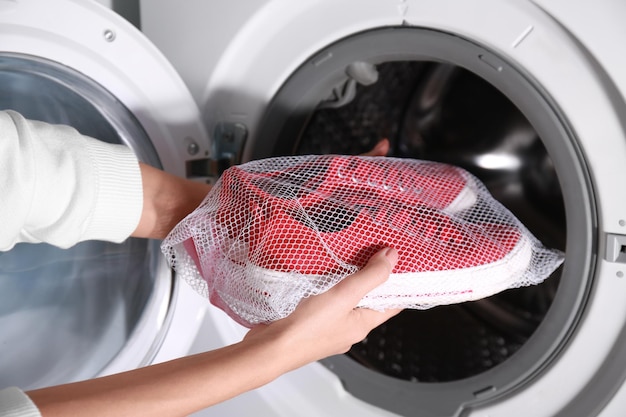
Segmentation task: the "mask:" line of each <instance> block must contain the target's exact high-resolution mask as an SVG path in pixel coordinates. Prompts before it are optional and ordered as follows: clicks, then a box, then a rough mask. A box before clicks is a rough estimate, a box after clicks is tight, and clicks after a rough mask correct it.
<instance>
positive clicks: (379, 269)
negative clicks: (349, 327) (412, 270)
mask: <svg viewBox="0 0 626 417" xmlns="http://www.w3.org/2000/svg"><path fill="white" fill-rule="evenodd" d="M397 261H398V252H397V251H396V250H395V249H393V248H385V249H382V250H380V251H378V252H377V253H376V254H374V256H372V258H371V259H370V260H369V262H368V263H367V265H365V267H364V268H363V269H361V270H360V271H358V272H357V273H355V274H352V275H350V276H349V277H347V278H345V279H344V280H343V281H341V282H340V283H338V284H337V285H335V287H334V288H333V290H334V292H338V293H339V292H340V293H341V297H342V298H343V299H344V300H345V301H346V302H347V303H350V304H351V305H352V306H355V305H356V304H357V303H358V302H359V301H360V300H361V299H362V298H363V297H364V296H365V294H367V293H369V292H370V291H371V290H373V289H374V288H376V287H377V286H379V285H380V284H382V283H383V282H385V281H386V280H387V279H388V278H389V274H390V273H391V271H392V269H393V267H394V266H395V265H396V262H397Z"/></svg>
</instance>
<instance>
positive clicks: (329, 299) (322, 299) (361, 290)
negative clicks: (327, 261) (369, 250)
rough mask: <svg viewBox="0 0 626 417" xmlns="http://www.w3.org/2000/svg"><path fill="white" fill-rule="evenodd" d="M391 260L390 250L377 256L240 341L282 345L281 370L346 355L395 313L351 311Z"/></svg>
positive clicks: (388, 268)
mask: <svg viewBox="0 0 626 417" xmlns="http://www.w3.org/2000/svg"><path fill="white" fill-rule="evenodd" d="M397 260H398V253H397V251H396V250H395V249H392V248H387V249H383V250H381V251H380V252H378V253H376V254H375V255H374V256H373V257H372V258H371V259H370V261H369V262H368V264H367V265H366V266H365V268H363V269H362V270H361V271H359V272H357V273H355V274H353V275H351V276H349V277H347V278H345V279H344V280H343V281H341V282H339V283H338V284H337V285H335V286H334V287H332V288H331V289H330V290H328V291H327V292H325V293H323V294H320V295H317V296H315V297H310V298H306V299H304V300H303V301H302V302H301V303H300V305H298V307H297V308H296V310H295V311H294V312H293V313H292V314H290V315H289V316H287V317H286V318H284V319H282V320H278V321H276V322H273V323H271V324H269V325H259V326H257V327H255V328H253V329H252V330H251V331H250V332H249V333H248V335H247V336H246V341H249V342H252V341H256V340H259V339H263V338H266V339H273V340H282V341H284V343H286V345H287V346H288V347H287V348H286V351H287V352H292V353H291V354H290V355H289V356H290V360H291V361H293V363H291V364H290V365H289V366H288V368H289V369H286V370H290V369H295V368H297V367H299V366H301V365H304V364H306V363H308V362H313V361H316V360H319V359H322V358H325V357H327V356H331V355H335V354H339V353H345V352H347V351H348V350H349V349H350V347H351V346H352V345H353V344H355V343H357V342H359V341H361V340H363V339H364V338H365V337H366V336H367V334H368V333H369V332H370V331H371V330H372V329H373V328H374V327H376V326H378V325H380V324H381V323H383V322H385V321H386V320H388V319H389V318H391V317H393V316H394V315H396V314H398V313H399V312H400V310H386V311H374V310H369V309H365V308H355V307H356V305H357V304H358V303H359V301H361V299H362V298H363V297H364V296H365V295H366V294H367V293H368V292H370V291H371V290H373V289H374V288H375V287H377V286H378V285H380V284H382V283H383V282H385V281H386V280H387V278H388V277H389V274H390V273H391V270H392V269H393V267H394V266H395V264H396V262H397Z"/></svg>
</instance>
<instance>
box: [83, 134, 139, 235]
mask: <svg viewBox="0 0 626 417" xmlns="http://www.w3.org/2000/svg"><path fill="white" fill-rule="evenodd" d="M87 151H88V154H89V156H90V159H91V162H92V164H93V166H94V168H95V172H96V178H97V179H98V183H97V185H96V187H97V188H96V190H97V191H96V196H95V198H96V200H95V204H94V206H93V207H94V208H93V212H92V213H91V216H90V220H89V223H88V224H87V225H86V227H85V228H84V229H83V233H84V235H83V236H82V238H81V240H105V241H110V242H117V243H119V242H122V241H124V240H125V239H126V238H128V237H129V236H130V235H131V233H132V232H133V231H134V230H135V229H136V228H137V225H138V224H139V219H140V218H141V211H142V209H143V190H142V182H141V171H140V169H139V162H138V161H137V157H136V156H135V155H134V153H133V152H132V150H131V149H130V148H128V147H127V146H124V145H113V146H112V145H111V144H108V143H104V142H100V141H95V140H94V141H89V143H88V145H87Z"/></svg>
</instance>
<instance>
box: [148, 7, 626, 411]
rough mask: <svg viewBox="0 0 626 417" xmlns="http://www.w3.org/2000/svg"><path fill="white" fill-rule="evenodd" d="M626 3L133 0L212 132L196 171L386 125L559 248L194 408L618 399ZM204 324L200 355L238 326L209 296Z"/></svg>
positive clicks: (625, 346)
mask: <svg viewBox="0 0 626 417" xmlns="http://www.w3.org/2000/svg"><path fill="white" fill-rule="evenodd" d="M624 17H626V3H624V2H623V1H620V0H603V1H597V2H585V1H569V0H534V1H521V0H515V1H514V0H473V1H466V0H345V1H341V2H337V1H332V0H302V1H297V2H295V1H289V0H265V1H258V0H255V1H252V0H249V1H243V0H242V1H238V2H237V3H236V4H234V3H233V2H228V1H226V0H213V1H211V2H206V1H201V0H189V1H187V2H186V3H185V4H184V6H182V5H180V3H179V2H175V1H170V0H146V1H142V2H141V24H142V30H143V31H144V33H146V34H147V35H148V37H149V38H150V39H151V40H152V41H153V42H154V43H155V44H156V45H157V46H158V47H159V48H160V49H161V50H162V51H163V52H164V54H165V55H166V56H167V57H168V59H169V60H170V62H172V64H173V65H174V67H175V68H176V70H177V72H178V73H179V74H180V75H181V76H182V77H183V79H184V80H185V82H186V84H187V86H188V87H189V89H190V91H191V93H192V95H193V97H194V98H195V100H196V102H197V103H198V105H199V107H200V111H201V116H202V119H203V122H204V124H205V126H206V127H207V129H208V132H209V134H210V136H211V140H212V142H211V150H210V158H206V160H204V161H203V160H202V159H201V158H199V159H198V160H197V161H195V162H194V163H190V164H188V166H189V167H190V168H189V172H190V173H192V174H195V175H199V176H203V175H208V174H207V172H209V171H208V169H207V168H206V167H207V166H212V167H215V166H216V165H217V166H218V168H223V167H226V166H228V165H229V164H232V163H237V162H242V161H246V160H250V159H254V158H261V157H267V156H270V155H284V154H297V153H319V152H323V153H329V152H337V153H359V152H362V151H363V150H366V149H368V148H369V147H371V146H372V145H373V144H374V143H375V142H376V141H377V140H379V139H380V138H383V137H388V138H389V139H390V140H391V143H392V152H393V154H394V155H396V156H404V157H416V158H422V159H433V160H440V161H444V162H449V163H454V164H457V165H461V166H463V167H465V168H467V169H468V170H470V171H472V172H473V173H475V174H476V175H477V176H478V177H479V178H481V179H482V180H483V181H484V182H485V184H486V185H487V186H488V188H489V189H490V190H491V191H492V193H493V195H494V196H495V197H496V198H498V199H499V200H500V201H502V202H503V203H504V204H505V205H507V206H508V207H509V208H510V209H511V210H512V211H513V212H514V213H515V214H516V215H517V216H518V217H519V218H520V219H521V220H522V221H524V223H525V224H526V225H527V226H528V227H529V228H530V230H531V231H532V232H533V233H534V234H535V235H536V236H537V237H539V238H540V239H541V240H542V241H543V242H544V243H545V244H546V245H547V246H551V247H556V248H559V249H562V250H564V251H565V252H566V262H565V264H564V266H563V267H562V268H561V269H560V270H559V271H557V273H556V274H555V275H554V276H552V277H551V278H550V279H548V280H547V281H546V283H544V284H542V285H540V286H536V287H531V288H524V289H517V290H512V291H507V292H505V293H502V294H500V295H497V296H495V297H491V298H489V299H487V300H483V301H479V302H475V303H465V304H462V305H456V306H448V307H438V308H435V309H432V310H428V311H418V312H416V311H407V312H403V313H402V314H400V315H399V316H398V317H397V318H394V319H393V320H391V321H390V322H388V323H386V324H385V325H383V326H381V327H380V328H378V329H376V330H375V331H373V332H372V333H371V334H370V336H369V337H368V338H367V339H366V340H365V341H363V342H362V343H359V344H357V345H356V346H355V347H354V348H353V349H352V350H351V351H350V352H349V353H348V354H346V355H341V356H338V357H333V358H330V359H328V360H325V361H323V362H322V363H315V364H311V365H309V366H306V367H304V368H302V369H300V370H297V371H295V372H293V373H291V374H288V375H285V376H284V377H282V378H279V379H278V380H277V381H275V382H273V383H271V384H269V385H267V386H265V387H263V388H261V389H259V390H256V391H254V392H252V393H248V394H246V395H243V396H241V397H238V398H236V399H233V400H231V401H229V402H226V403H224V404H220V405H219V406H216V407H214V408H211V409H208V410H205V411H204V412H201V413H198V415H201V416H213V415H215V416H217V415H262V416H294V415H297V416H352V415H359V416H419V417H431V416H480V417H487V416H489V417H495V416H502V417H504V416H506V417H510V416H533V417H534V416H537V417H542V416H562V417H571V416H585V417H588V416H596V415H599V416H603V417H608V416H622V415H624V413H626V384H624V380H625V379H626V277H624V273H625V272H626V265H625V262H626V189H625V188H624V187H623V185H622V181H623V179H624V178H626V129H625V128H626V103H625V96H626V56H625V55H624V54H623V53H620V45H621V43H623V41H624V40H626V27H624V25H623V24H622V20H623V18H624ZM181 152H182V153H183V154H184V150H183V151H181ZM202 323H203V324H202V326H206V329H201V330H200V332H199V333H198V338H197V339H196V341H195V342H194V345H193V347H192V350H193V351H197V350H204V349H206V348H208V347H212V346H216V345H222V344H227V343H231V342H235V341H237V340H239V339H240V338H241V336H242V334H243V332H242V330H241V329H240V328H239V327H237V326H236V325H235V324H233V323H232V322H231V321H230V320H229V319H227V318H226V317H225V315H223V314H222V313H221V312H219V311H217V310H215V309H211V308H209V309H207V310H206V315H205V317H204V320H203V322H202Z"/></svg>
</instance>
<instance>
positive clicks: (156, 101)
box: [0, 0, 209, 389]
mask: <svg viewBox="0 0 626 417" xmlns="http://www.w3.org/2000/svg"><path fill="white" fill-rule="evenodd" d="M0 33H1V35H2V36H0V50H2V53H1V54H0V55H1V56H0V80H2V83H3V84H2V86H1V87H0V88H1V89H2V91H3V96H2V98H1V100H0V104H1V105H2V108H12V109H15V110H18V111H22V112H23V113H24V114H25V115H26V116H27V117H31V118H34V119H39V120H44V121H47V122H51V123H66V124H70V125H74V126H75V127H76V128H77V129H79V130H80V131H82V132H83V133H85V134H88V135H92V136H94V137H97V138H99V139H101V140H105V141H108V142H113V143H123V144H126V145H127V146H129V147H131V148H132V149H133V151H135V153H136V154H137V155H138V157H139V158H140V159H141V160H143V161H145V162H148V163H151V164H153V165H157V166H161V167H163V168H165V169H166V170H168V171H170V172H172V173H174V174H177V175H186V173H187V170H186V166H187V162H188V161H190V160H193V159H194V158H199V157H202V158H206V156H207V155H208V149H209V143H208V138H207V135H206V133H205V129H204V127H203V125H202V123H201V121H200V117H199V113H198V110H197V107H196V105H195V103H194V101H193V99H192V97H191V95H190V94H189V92H188V90H187V89H186V86H185V85H184V83H183V82H182V80H181V79H180V77H179V76H178V75H177V73H176V72H175V70H174V69H173V68H172V67H171V64H169V63H168V61H167V60H166V59H165V58H164V57H163V56H162V55H161V54H160V53H159V52H158V50H157V49H156V48H155V47H154V46H153V45H152V44H151V43H150V42H149V41H148V40H147V39H146V38H145V37H144V36H143V35H142V34H141V33H140V32H139V31H137V30H136V29H135V28H133V27H132V26H131V25H130V24H128V23H127V22H126V21H124V20H123V19H121V18H120V17H119V16H117V15H115V14H114V13H112V12H111V11H110V10H108V9H106V8H104V7H102V6H100V5H98V4H96V3H92V2H84V1H71V0H67V1H66V0H59V1H48V2H38V1H21V2H3V3H2V4H1V5H0ZM33 259H35V260H36V261H37V262H35V263H36V264H37V270H36V272H32V270H34V266H35V265H34V263H33ZM29 260H30V261H29ZM0 262H1V263H2V266H1V267H0V274H2V283H3V288H4V289H5V290H6V289H7V288H9V290H10V293H9V292H6V291H3V296H5V297H6V296H10V295H11V294H13V295H15V297H13V299H11V300H10V302H7V300H6V299H3V301H2V311H3V315H2V320H3V323H5V324H6V326H5V325H3V326H1V327H0V329H2V331H0V337H2V338H5V337H8V338H10V339H13V338H15V337H24V334H23V332H24V331H26V332H28V335H29V339H28V340H30V343H29V345H30V346H31V347H33V346H34V347H41V348H43V349H46V351H45V353H41V352H40V353H39V357H40V358H44V357H48V359H49V362H50V363H51V364H52V365H54V366H57V368H54V366H52V367H51V366H48V365H46V366H45V367H42V368H46V369H47V368H50V369H51V371H50V372H48V373H46V372H47V371H46V369H34V368H37V367H38V366H35V367H29V366H28V364H24V365H23V366H22V367H20V368H18V369H13V368H10V369H9V373H7V374H6V375H7V378H8V380H6V381H5V380H3V383H7V384H20V385H21V386H23V387H24V388H26V389H28V388H33V387H37V386H42V385H48V384H51V383H60V382H67V381H69V380H77V379H84V378H89V377H93V376H95V375H96V374H109V373H113V372H119V371H122V370H126V369H130V368H134V367H137V366H140V365H145V364H147V363H150V362H152V361H153V360H154V359H155V357H156V358H157V360H166V359H169V358H172V357H177V356H180V355H183V354H184V353H186V352H187V351H188V349H189V346H190V345H191V343H192V341H193V337H194V336H195V334H194V329H195V327H194V326H198V325H199V324H198V323H197V319H198V317H201V315H202V312H201V310H202V308H203V307H204V306H203V305H199V304H195V305H194V304H191V305H190V306H188V308H179V309H178V310H177V311H178V313H179V315H185V316H186V317H185V318H184V319H183V318H181V317H178V316H177V313H176V311H175V306H176V303H177V302H179V303H182V304H183V305H184V303H185V297H186V295H185V294H188V293H185V291H184V290H179V285H178V283H177V282H176V281H175V280H173V279H172V274H171V272H170V270H169V268H168V267H167V265H166V264H165V261H164V259H163V257H162V256H161V254H160V250H159V243H158V242H155V241H147V240H134V239H130V240H128V241H127V242H124V243H123V244H121V245H114V244H108V243H104V242H102V243H100V242H86V243H84V244H79V245H77V246H75V247H74V248H72V249H69V250H67V251H62V250H58V249H56V248H51V247H47V246H46V245H19V247H16V249H15V250H13V251H10V252H7V253H4V254H2V260H1V261H0ZM109 275H110V279H107V277H108V276H109ZM125 277H127V279H124V278H125ZM39 278H41V279H39ZM112 282H113V283H112ZM29 285H37V291H35V288H33V289H32V291H31V290H29ZM7 286H8V287H7ZM46 286H48V287H46ZM46 288H48V289H46ZM55 288H56V290H55ZM99 288H100V289H99ZM19 294H22V295H23V296H24V297H25V298H23V299H20V298H18V295H19ZM37 294H39V295H37ZM133 294H134V295H133ZM35 295H36V296H35ZM105 295H106V296H105ZM57 297H58V298H57ZM64 297H65V298H64ZM133 297H137V298H133ZM181 298H182V301H181ZM20 300H22V301H20ZM63 300H65V302H64V301H63ZM55 306H56V307H55ZM193 306H195V307H197V308H196V309H194V308H193ZM13 310H16V311H18V314H17V315H16V316H17V317H19V318H20V320H22V319H24V320H25V321H19V322H18V321H17V320H12V319H11V312H12V311H13ZM46 311H49V312H51V313H54V314H48V315H47V316H46V317H47V318H48V319H51V318H52V317H55V318H56V319H58V323H59V327H58V329H57V330H58V331H59V332H62V331H64V330H62V329H66V327H67V330H68V331H69V332H70V333H71V332H72V331H74V330H72V329H75V328H76V327H75V325H74V324H72V323H73V321H75V322H76V323H75V324H80V325H81V326H82V327H81V328H80V331H79V332H78V333H76V334H74V333H72V335H73V337H74V338H73V339H72V340H74V342H73V343H74V346H73V347H72V348H73V349H79V350H80V349H83V347H85V346H87V347H88V346H91V347H90V348H89V349H92V350H91V351H90V350H88V348H87V347H85V349H84V352H81V355H82V354H83V353H85V352H87V356H85V357H84V358H82V357H80V356H76V357H74V358H73V360H70V361H69V362H68V361H67V360H66V359H67V358H63V359H61V358H58V357H54V356H53V355H55V354H56V353H59V354H63V350H64V349H63V346H62V343H63V338H62V337H54V338H53V340H54V341H55V343H56V342H59V343H60V344H59V343H56V344H52V339H49V340H47V341H48V342H51V343H50V345H48V346H46V343H42V341H41V340H37V337H41V338H46V336H45V334H46V333H45V332H46V331H50V330H51V329H52V330H53V333H55V331H54V328H55V327H54V323H46V324H45V326H41V329H39V327H38V326H34V327H33V328H30V329H23V327H24V326H23V325H24V323H36V318H37V317H39V316H41V315H42V314H44V315H46ZM7 320H8V321H7ZM33 320H35V321H33ZM40 322H41V323H43V322H42V321H41V320H40ZM104 322H106V323H109V324H107V325H105V324H103V323H104ZM172 322H183V323H185V325H186V328H187V332H186V333H183V332H180V333H179V334H177V335H176V336H177V341H176V342H177V343H166V342H167V340H166V339H167V328H168V326H169V324H170V323H172ZM68 326H69V327H68ZM16 329H17V330H16ZM37 329H39V330H41V331H38V330H37ZM14 331H16V332H17V336H16V334H15V332H14ZM20 331H21V332H22V333H20ZM56 333H58V332H56ZM57 336H58V335H57ZM68 337H69V334H68ZM68 340H69V339H68ZM98 341H102V342H103V343H100V342H98ZM57 345H58V346H57ZM83 345H84V346H83ZM163 346H165V348H162V347H163ZM65 350H66V351H68V352H71V350H70V349H65ZM89 352H90V353H89ZM66 353H67V352H66ZM35 354H36V352H35ZM35 356H37V355H35ZM17 357H18V358H19V354H17ZM80 358H82V359H80ZM3 359H10V358H7V357H6V356H4V357H3ZM70 359H72V358H70ZM55 361H56V362H57V363H56V365H55V364H54V362H55ZM33 363H36V362H33ZM37 363H38V362H37ZM3 366H4V365H3ZM31 368H33V369H31ZM13 372H15V373H16V374H15V376H16V377H15V378H13V377H12V375H13V374H12V373H13ZM4 375H5V373H4V370H3V376H4ZM22 377H23V378H22Z"/></svg>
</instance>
